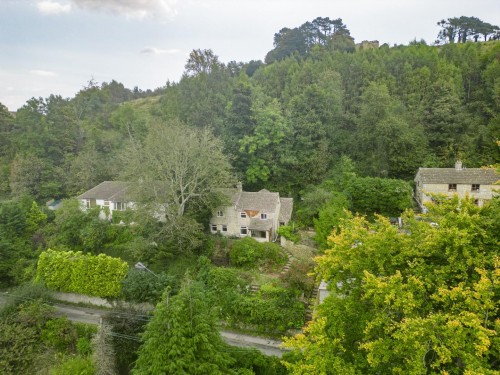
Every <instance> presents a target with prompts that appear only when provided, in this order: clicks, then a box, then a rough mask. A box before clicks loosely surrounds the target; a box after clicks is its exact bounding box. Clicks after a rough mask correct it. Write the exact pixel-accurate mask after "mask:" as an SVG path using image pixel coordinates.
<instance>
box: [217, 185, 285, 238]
mask: <svg viewBox="0 0 500 375" xmlns="http://www.w3.org/2000/svg"><path fill="white" fill-rule="evenodd" d="M220 191H221V192H222V193H224V195H226V196H227V198H228V199H229V202H230V205H228V206H224V207H219V208H218V209H217V210H216V211H215V212H214V215H213V216H212V219H211V220H210V224H209V225H210V231H211V232H212V233H221V234H222V235H224V236H234V237H247V236H251V237H253V238H255V239H256V240H257V241H260V242H269V241H274V240H276V238H277V231H278V229H279V227H280V226H281V225H286V224H288V222H289V221H290V218H291V216H292V209H293V199H292V198H283V197H280V195H279V193H274V192H270V191H269V190H266V189H262V190H260V191H257V192H248V191H243V189H242V185H241V183H239V184H237V186H236V188H230V189H220Z"/></svg>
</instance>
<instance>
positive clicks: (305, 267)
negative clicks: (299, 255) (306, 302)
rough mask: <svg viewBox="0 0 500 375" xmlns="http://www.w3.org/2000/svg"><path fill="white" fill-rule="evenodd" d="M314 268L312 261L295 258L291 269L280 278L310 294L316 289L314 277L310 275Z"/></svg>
mask: <svg viewBox="0 0 500 375" xmlns="http://www.w3.org/2000/svg"><path fill="white" fill-rule="evenodd" d="M312 270H313V262H312V261H304V260H296V259H295V260H293V261H292V263H291V264H290V268H289V270H288V271H287V272H286V273H284V274H282V275H280V279H281V280H282V281H283V282H284V283H285V284H286V285H287V286H288V287H289V288H292V289H296V290H299V291H300V292H302V293H305V294H309V293H311V292H312V290H313V289H314V278H313V277H312V276H311V275H309V273H310V272H311V271H312Z"/></svg>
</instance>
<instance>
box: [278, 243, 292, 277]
mask: <svg viewBox="0 0 500 375" xmlns="http://www.w3.org/2000/svg"><path fill="white" fill-rule="evenodd" d="M283 252H284V253H285V255H286V256H287V258H288V260H287V262H286V264H285V265H284V266H283V269H282V270H281V272H280V273H281V274H282V275H283V274H285V273H287V272H288V270H290V266H291V265H292V261H293V260H294V259H295V258H294V256H293V255H292V253H291V252H290V251H288V250H287V249H285V248H283Z"/></svg>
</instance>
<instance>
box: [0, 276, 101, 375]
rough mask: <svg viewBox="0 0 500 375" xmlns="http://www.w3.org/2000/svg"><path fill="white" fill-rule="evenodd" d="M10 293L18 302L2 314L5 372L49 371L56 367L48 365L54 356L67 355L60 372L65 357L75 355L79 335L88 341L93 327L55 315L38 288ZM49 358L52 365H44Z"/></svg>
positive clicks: (0, 346) (0, 359) (0, 368)
mask: <svg viewBox="0 0 500 375" xmlns="http://www.w3.org/2000/svg"><path fill="white" fill-rule="evenodd" d="M11 293H12V294H11V297H13V298H15V301H16V303H15V304H10V305H8V306H6V307H4V308H3V309H2V311H1V313H0V372H1V373H2V374H33V373H36V372H38V371H49V372H50V371H52V370H53V369H50V370H49V369H48V368H46V367H47V366H52V362H53V359H56V360H59V358H64V359H63V362H62V363H61V364H59V365H57V366H56V367H55V369H54V371H57V369H59V368H60V366H63V364H64V362H65V361H66V358H72V357H73V355H74V354H75V347H76V345H77V339H78V335H81V336H80V338H81V339H87V340H89V339H90V335H91V334H92V333H93V332H94V331H95V330H94V329H92V328H90V329H89V328H88V327H85V328H84V325H79V326H75V325H74V324H73V323H71V322H70V321H69V320H68V319H67V318H56V317H54V309H53V308H52V307H51V306H49V305H47V304H45V303H44V302H43V300H42V299H41V298H40V297H42V296H43V291H42V293H41V291H40V289H39V288H33V287H31V286H30V287H24V288H18V289H17V290H13V291H12V292H11ZM55 352H57V354H55ZM47 358H53V359H52V360H49V362H50V363H49V364H45V361H46V359H47ZM64 368H66V367H64ZM68 368H73V367H68ZM61 371H62V370H61ZM50 373H52V372H50ZM56 373H61V372H56ZM66 373H67V372H66ZM70 373H75V374H76V373H79V372H70ZM82 373H84V374H87V373H88V372H82Z"/></svg>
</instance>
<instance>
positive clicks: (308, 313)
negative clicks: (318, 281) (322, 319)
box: [305, 285, 319, 322]
mask: <svg viewBox="0 0 500 375" xmlns="http://www.w3.org/2000/svg"><path fill="white" fill-rule="evenodd" d="M318 292H319V285H315V286H314V289H313V291H312V293H311V298H310V299H309V301H310V302H309V305H308V306H307V309H306V316H305V318H306V322H307V321H309V320H312V317H313V313H314V308H315V307H316V303H317V301H318Z"/></svg>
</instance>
